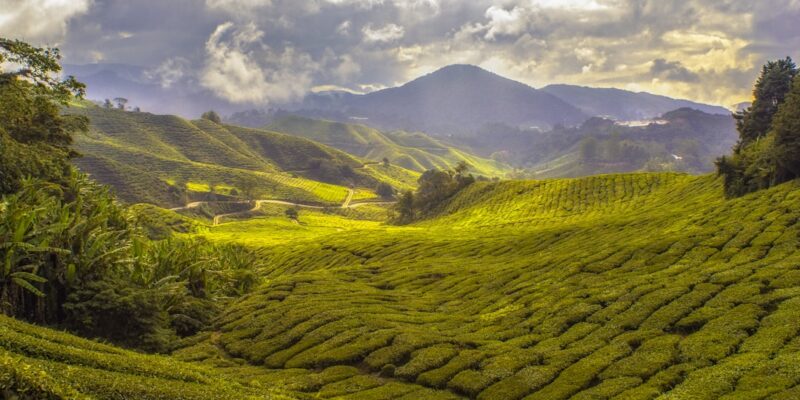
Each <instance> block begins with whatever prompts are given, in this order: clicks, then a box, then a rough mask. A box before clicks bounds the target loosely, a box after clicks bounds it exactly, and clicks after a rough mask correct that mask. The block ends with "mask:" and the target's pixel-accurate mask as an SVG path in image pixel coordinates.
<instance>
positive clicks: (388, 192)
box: [375, 182, 394, 199]
mask: <svg viewBox="0 0 800 400" xmlns="http://www.w3.org/2000/svg"><path fill="white" fill-rule="evenodd" d="M375 193H377V194H378V196H381V197H383V198H384V199H389V198H391V197H392V196H394V188H393V187H392V185H390V184H388V183H386V182H379V183H378V186H377V187H375Z"/></svg>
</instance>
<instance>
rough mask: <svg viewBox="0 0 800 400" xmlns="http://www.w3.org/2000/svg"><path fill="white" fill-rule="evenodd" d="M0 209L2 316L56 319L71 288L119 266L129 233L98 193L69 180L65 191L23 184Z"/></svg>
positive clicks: (118, 212) (79, 179)
mask: <svg viewBox="0 0 800 400" xmlns="http://www.w3.org/2000/svg"><path fill="white" fill-rule="evenodd" d="M0 204H2V207H0V243H2V245H0V259H2V260H4V268H3V271H1V272H2V275H0V290H2V292H0V298H2V309H3V312H4V313H5V314H7V315H13V316H17V317H22V318H27V319H31V320H35V321H40V322H49V323H58V322H61V321H62V320H63V310H62V309H61V305H62V304H63V303H64V301H65V299H66V297H67V295H68V294H69V292H70V291H71V290H72V288H73V287H74V286H75V285H76V284H80V283H83V282H87V281H92V280H95V279H99V278H101V277H102V276H104V275H105V274H106V273H108V272H109V271H111V270H113V269H115V268H116V267H118V266H119V265H120V264H121V263H123V262H125V260H126V258H127V255H126V254H125V249H127V247H128V245H129V240H130V238H131V232H130V230H129V229H128V221H127V219H126V217H125V214H124V213H123V211H122V209H120V208H119V207H118V206H117V205H116V204H115V202H114V199H113V197H112V196H111V195H110V194H109V193H108V190H107V189H106V188H105V187H102V186H99V185H96V184H92V183H90V182H88V181H87V179H86V178H85V177H84V176H80V175H75V174H73V175H72V176H71V178H70V181H69V182H68V186H66V187H60V186H58V185H54V184H50V183H46V182H41V181H37V180H28V181H24V182H23V187H22V188H21V189H20V190H19V191H18V192H17V193H15V194H13V195H8V196H5V197H4V198H3V200H2V203H0Z"/></svg>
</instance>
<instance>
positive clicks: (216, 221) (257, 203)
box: [213, 200, 325, 226]
mask: <svg viewBox="0 0 800 400" xmlns="http://www.w3.org/2000/svg"><path fill="white" fill-rule="evenodd" d="M262 204H280V205H284V206H294V207H300V208H311V209H315V210H322V209H323V208H325V207H322V206H313V205H310V204H300V203H292V202H289V201H283V200H256V201H255V205H254V206H253V208H251V209H249V210H247V211H237V212H233V213H227V214H219V215H215V216H214V220H213V225H214V226H217V225H219V223H220V221H221V220H222V218H225V217H232V216H234V215H239V214H245V213H250V212H256V211H258V209H259V208H261V205H262Z"/></svg>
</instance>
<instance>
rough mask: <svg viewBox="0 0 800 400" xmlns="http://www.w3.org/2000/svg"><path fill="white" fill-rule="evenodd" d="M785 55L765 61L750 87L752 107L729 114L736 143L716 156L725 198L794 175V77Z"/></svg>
mask: <svg viewBox="0 0 800 400" xmlns="http://www.w3.org/2000/svg"><path fill="white" fill-rule="evenodd" d="M798 76H799V75H798V69H797V66H796V65H795V64H794V62H793V61H792V59H791V58H788V57H787V58H785V59H783V60H777V61H770V62H768V63H767V64H766V65H764V67H763V68H762V70H761V76H759V78H758V80H757V81H756V84H755V89H754V90H753V96H754V100H753V106H752V107H750V108H748V109H747V110H744V111H742V112H739V113H736V114H734V118H736V125H737V130H738V131H739V142H738V143H737V145H736V147H735V148H734V151H733V155H730V156H725V157H721V158H720V159H718V160H717V171H718V173H719V174H720V175H722V176H724V177H725V193H726V195H727V196H729V197H734V196H741V195H743V194H746V193H749V192H753V191H756V190H760V189H764V188H767V187H770V186H773V185H776V184H780V183H783V182H786V181H788V180H791V179H794V178H797V177H800V78H798Z"/></svg>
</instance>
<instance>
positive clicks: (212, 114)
mask: <svg viewBox="0 0 800 400" xmlns="http://www.w3.org/2000/svg"><path fill="white" fill-rule="evenodd" d="M200 118H202V119H207V120H209V121H211V122H214V123H216V124H222V118H220V116H219V114H217V113H216V111H214V110H209V111H206V112H204V113H203V115H202V116H201V117H200Z"/></svg>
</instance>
